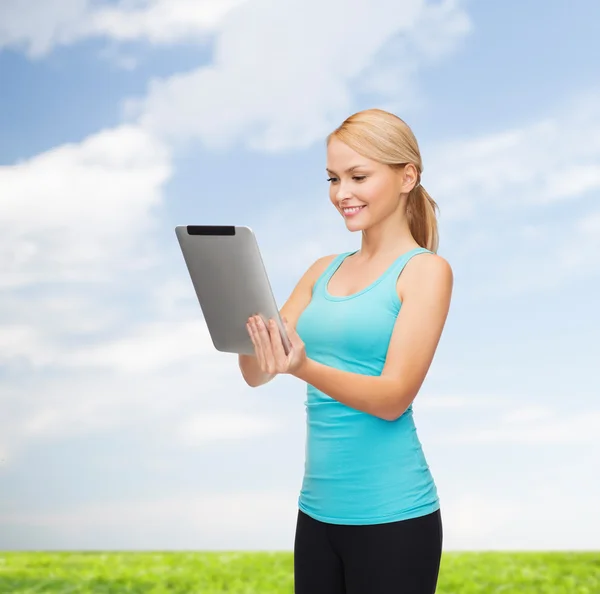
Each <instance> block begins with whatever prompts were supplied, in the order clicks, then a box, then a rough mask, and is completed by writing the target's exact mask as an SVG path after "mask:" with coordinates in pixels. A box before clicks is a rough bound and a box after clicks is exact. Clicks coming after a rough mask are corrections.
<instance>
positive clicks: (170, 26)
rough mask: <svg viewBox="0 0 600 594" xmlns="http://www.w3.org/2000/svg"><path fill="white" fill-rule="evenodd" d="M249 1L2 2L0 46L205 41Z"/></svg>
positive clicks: (36, 48)
mask: <svg viewBox="0 0 600 594" xmlns="http://www.w3.org/2000/svg"><path fill="white" fill-rule="evenodd" d="M244 1H246V0H120V1H119V2H117V3H111V4H107V3H105V2H102V1H95V0H45V1H44V2H41V3H40V2H37V1H36V0H3V1H2V3H1V4H0V49H1V48H2V47H13V48H18V49H21V48H22V49H24V50H25V51H26V52H27V54H28V55H29V56H30V57H32V58H39V57H41V56H44V55H46V54H47V53H48V52H50V51H51V50H52V49H53V48H55V47H57V46H61V45H71V44H73V43H77V42H79V41H81V40H84V39H87V38H105V39H112V40H116V41H132V40H148V41H150V42H152V43H160V44H166V43H175V42H180V41H205V40H206V39H205V38H206V35H207V34H208V33H210V32H211V31H213V30H214V29H215V28H216V27H217V26H218V25H219V24H220V23H221V21H222V20H223V19H224V18H225V17H226V15H227V14H228V12H229V11H230V10H232V9H233V8H235V7H236V6H238V5H239V4H241V3H242V2H244Z"/></svg>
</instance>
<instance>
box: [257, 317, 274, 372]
mask: <svg viewBox="0 0 600 594" xmlns="http://www.w3.org/2000/svg"><path fill="white" fill-rule="evenodd" d="M258 336H259V340H260V346H261V349H262V352H263V355H264V357H265V365H266V368H267V372H268V373H275V356H274V355H273V348H272V347H271V338H270V336H269V331H268V330H267V327H266V326H265V323H264V322H263V320H262V318H261V317H259V319H258Z"/></svg>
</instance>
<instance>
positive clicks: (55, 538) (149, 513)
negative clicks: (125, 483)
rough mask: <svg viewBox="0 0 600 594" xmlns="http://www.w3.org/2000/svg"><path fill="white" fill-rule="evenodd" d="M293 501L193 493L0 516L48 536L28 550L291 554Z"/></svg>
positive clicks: (282, 495) (0, 520)
mask: <svg viewBox="0 0 600 594" xmlns="http://www.w3.org/2000/svg"><path fill="white" fill-rule="evenodd" d="M297 499H298V493H297V492H295V491H278V490H273V491H264V492H257V491H249V492H244V491H238V492H236V493H206V492H196V493H191V494H181V495H174V496H173V497H169V498H162V499H146V500H136V501H121V502H98V503H90V504H84V505H77V506H70V507H69V509H67V510H65V511H62V512H53V513H43V512H33V513H27V514H22V515H21V514H16V513H11V514H10V515H5V516H0V526H2V527H3V529H4V531H6V528H7V527H9V526H17V527H18V528H19V529H20V530H24V529H26V528H28V529H29V531H28V532H29V533H31V529H33V530H34V534H35V531H39V532H40V534H43V532H42V530H43V529H45V530H49V531H50V533H51V539H49V542H48V541H45V540H44V543H43V544H41V540H39V539H36V538H35V537H34V538H33V539H30V541H29V542H30V544H29V545H28V547H27V548H35V547H36V546H37V547H40V546H43V548H44V549H78V550H83V549H96V550H97V549H98V548H101V549H103V550H110V549H120V550H122V549H136V550H157V549H160V550H165V549H171V548H172V549H193V550H199V549H203V550H213V551H216V550H229V551H231V549H232V546H231V543H232V542H235V543H236V544H235V548H236V549H238V550H256V549H263V550H277V549H279V550H290V549H291V548H292V546H293V538H294V528H295V523H296V514H297V505H296V503H297ZM265 518H268V520H265ZM265 521H266V522H267V523H268V529H267V530H265ZM174 527H175V528H174ZM257 535H260V536H257ZM40 539H41V537H40ZM0 546H1V544H0Z"/></svg>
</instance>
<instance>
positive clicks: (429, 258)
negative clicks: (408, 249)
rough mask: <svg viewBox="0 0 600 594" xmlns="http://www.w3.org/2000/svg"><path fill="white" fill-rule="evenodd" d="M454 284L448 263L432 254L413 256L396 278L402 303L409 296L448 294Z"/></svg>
mask: <svg viewBox="0 0 600 594" xmlns="http://www.w3.org/2000/svg"><path fill="white" fill-rule="evenodd" d="M453 284H454V274H453V272H452V267H451V266H450V263H449V262H448V261H447V260H446V259H445V258H443V257H442V256H439V255H438V254H433V253H427V252H425V253H422V254H417V255H416V256H413V257H412V258H411V259H410V260H409V261H408V262H407V263H406V266H405V267H404V271H403V272H402V274H401V275H400V276H399V278H398V285H397V289H398V296H399V297H400V300H402V301H404V300H405V299H406V298H407V297H410V296H411V295H422V294H424V293H427V294H431V292H434V293H436V294H440V293H442V294H448V295H449V294H450V293H451V292H452V286H453Z"/></svg>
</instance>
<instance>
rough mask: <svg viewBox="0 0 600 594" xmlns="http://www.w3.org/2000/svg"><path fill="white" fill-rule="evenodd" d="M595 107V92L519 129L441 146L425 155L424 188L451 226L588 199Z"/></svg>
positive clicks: (599, 100) (596, 182)
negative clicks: (472, 219)
mask: <svg viewBox="0 0 600 594" xmlns="http://www.w3.org/2000/svg"><path fill="white" fill-rule="evenodd" d="M598 105H600V93H599V92H598V91H591V92H589V93H581V94H578V95H575V96H571V97H569V99H568V100H567V101H565V103H564V104H562V105H560V106H559V105H555V113H554V114H552V115H545V116H541V117H540V118H539V119H538V120H537V121H534V122H532V123H529V124H527V125H524V126H522V127H515V128H513V129H509V130H502V131H499V132H495V133H490V134H486V135H483V136H480V137H476V138H469V139H462V140H461V139H458V138H453V139H451V140H449V141H447V142H443V143H440V144H438V145H437V146H435V147H434V148H433V149H432V150H431V153H430V154H429V155H424V161H425V174H424V176H423V185H424V186H425V187H426V188H427V189H428V191H430V193H431V194H432V196H433V198H434V199H436V200H437V201H438V203H439V205H440V209H441V213H442V214H443V216H444V217H449V218H450V219H452V220H457V219H458V220H461V219H465V218H466V219H469V218H475V217H482V216H492V215H493V214H497V213H499V212H500V213H502V212H503V213H514V212H515V210H516V209H518V210H517V212H518V213H519V215H520V216H521V217H522V216H523V215H524V213H526V212H527V209H531V208H535V209H536V212H539V211H540V210H541V208H542V207H551V206H552V205H555V204H556V203H559V202H561V201H566V200H576V199H581V198H583V197H584V196H589V195H590V194H591V193H592V192H594V191H596V192H597V191H598V190H600V166H599V165H598V163H599V161H600V141H599V140H598V138H600V108H598ZM429 172H431V173H429Z"/></svg>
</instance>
